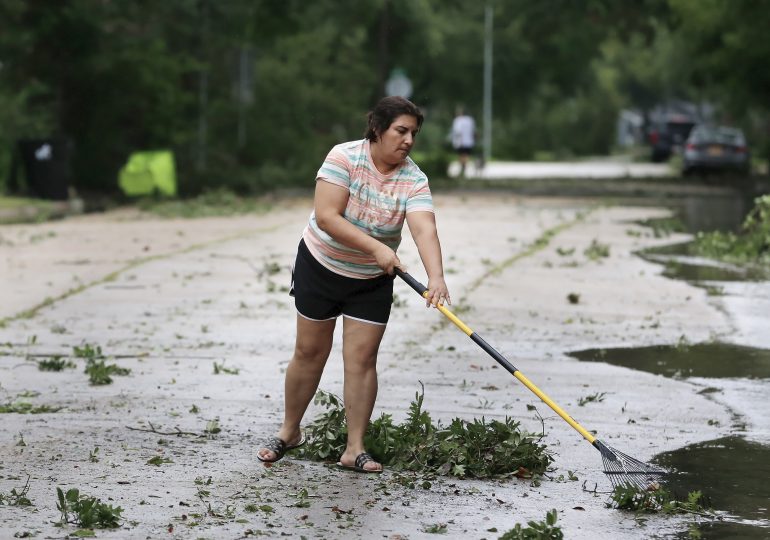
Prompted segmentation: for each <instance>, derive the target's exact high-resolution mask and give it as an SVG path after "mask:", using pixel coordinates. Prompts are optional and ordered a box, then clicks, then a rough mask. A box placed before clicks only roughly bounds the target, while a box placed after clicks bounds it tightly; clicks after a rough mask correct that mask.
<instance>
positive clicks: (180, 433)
mask: <svg viewBox="0 0 770 540" xmlns="http://www.w3.org/2000/svg"><path fill="white" fill-rule="evenodd" d="M147 423H148V424H150V429H146V428H138V427H132V426H126V428H128V429H130V430H131V431H144V432H147V433H155V434H157V435H176V436H178V437H181V436H182V435H191V436H193V437H205V435H201V434H200V433H193V432H191V431H182V430H181V429H179V428H174V429H175V430H176V431H158V430H157V429H156V428H155V426H153V425H152V423H151V422H147Z"/></svg>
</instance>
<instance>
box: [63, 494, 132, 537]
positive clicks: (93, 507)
mask: <svg viewBox="0 0 770 540" xmlns="http://www.w3.org/2000/svg"><path fill="white" fill-rule="evenodd" d="M56 495H57V497H58V500H59V502H58V503H57V504H56V508H57V509H58V510H59V512H61V523H62V524H66V523H70V524H73V525H77V526H78V527H83V528H85V529H94V528H96V529H114V528H117V527H119V526H120V518H121V514H122V513H123V509H122V508H121V507H120V506H112V505H110V504H105V503H103V502H101V501H100V500H99V499H97V498H96V497H88V496H86V495H81V494H80V490H79V489H77V488H72V489H68V490H67V492H66V493H65V492H64V491H62V489H61V488H60V487H57V488H56Z"/></svg>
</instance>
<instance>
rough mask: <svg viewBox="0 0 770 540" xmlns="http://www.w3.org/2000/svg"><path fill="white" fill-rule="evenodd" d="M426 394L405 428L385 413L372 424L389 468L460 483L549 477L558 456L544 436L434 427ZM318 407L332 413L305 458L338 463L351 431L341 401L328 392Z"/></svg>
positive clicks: (372, 448) (508, 425)
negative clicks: (464, 480)
mask: <svg viewBox="0 0 770 540" xmlns="http://www.w3.org/2000/svg"><path fill="white" fill-rule="evenodd" d="M423 397H424V392H422V393H415V400H414V401H412V403H411V405H410V407H409V414H408V416H407V418H406V420H405V421H404V423H402V424H400V425H396V424H394V422H393V418H392V417H391V415H388V414H383V415H382V416H380V418H378V419H376V420H374V421H373V422H371V423H370V424H369V427H368V429H367V431H366V435H365V437H364V444H365V446H366V448H367V449H368V451H369V453H370V454H372V456H373V457H374V458H375V459H376V460H378V461H380V462H381V463H382V464H383V465H385V466H387V467H389V468H391V469H395V470H402V471H419V472H421V473H430V474H441V475H448V476H456V477H460V478H466V477H468V478H486V477H491V476H497V475H508V474H514V475H517V476H524V477H531V476H534V475H540V474H543V473H544V472H545V471H546V469H547V468H548V466H549V465H550V464H551V463H552V461H553V457H552V456H551V455H550V454H549V453H548V452H547V450H546V447H545V445H544V444H542V443H541V442H540V440H541V438H542V437H541V436H536V435H534V434H530V433H524V432H522V431H521V430H520V429H519V422H516V421H514V420H513V419H511V418H507V417H506V418H505V420H504V421H498V420H492V421H490V422H487V421H485V420H484V419H483V418H482V419H481V420H478V419H474V420H473V421H472V422H467V421H465V420H461V419H459V418H455V419H454V420H452V422H451V423H450V424H449V425H448V426H443V425H441V423H437V424H433V422H432V420H431V417H430V415H429V414H428V413H427V412H426V411H423V410H422V404H423ZM315 403H316V404H319V405H323V406H325V407H326V408H327V409H328V410H327V412H325V413H323V414H321V415H319V417H318V418H316V420H315V421H314V422H313V423H312V424H311V425H310V426H309V427H308V429H307V430H306V436H307V439H308V442H307V444H306V445H305V446H304V447H303V448H302V450H301V451H300V455H301V457H303V458H305V459H311V460H316V461H327V460H330V459H337V458H338V457H339V456H340V455H341V454H342V452H343V451H344V449H345V443H346V438H347V426H346V423H345V410H344V407H343V405H342V402H341V400H340V399H339V398H338V397H337V396H334V395H333V394H329V393H326V392H323V391H319V392H318V393H317V394H316V397H315Z"/></svg>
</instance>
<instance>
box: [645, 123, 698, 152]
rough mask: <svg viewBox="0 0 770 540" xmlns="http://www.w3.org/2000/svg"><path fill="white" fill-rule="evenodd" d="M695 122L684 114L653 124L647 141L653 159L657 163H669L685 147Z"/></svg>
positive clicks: (648, 131)
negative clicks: (673, 155) (672, 156)
mask: <svg viewBox="0 0 770 540" xmlns="http://www.w3.org/2000/svg"><path fill="white" fill-rule="evenodd" d="M695 123H696V122H695V120H694V119H693V118H690V117H689V116H686V115H683V114H669V115H666V116H665V118H663V119H661V120H659V121H657V122H654V123H652V125H651V126H650V127H649V128H648V130H647V140H648V142H649V144H650V147H651V149H652V156H651V159H652V161H654V162H655V163H660V162H662V161H668V159H669V158H670V157H671V155H672V154H674V153H678V152H679V151H680V150H681V149H682V147H683V146H684V142H685V140H686V139H687V136H688V135H689V134H690V131H691V130H692V128H693V126H695Z"/></svg>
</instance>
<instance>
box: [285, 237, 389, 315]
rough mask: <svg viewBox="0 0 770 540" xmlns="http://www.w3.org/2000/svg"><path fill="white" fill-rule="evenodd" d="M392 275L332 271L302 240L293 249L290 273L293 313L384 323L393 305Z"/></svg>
mask: <svg viewBox="0 0 770 540" xmlns="http://www.w3.org/2000/svg"><path fill="white" fill-rule="evenodd" d="M393 279H394V276H389V275H384V276H378V277H375V278H371V279H356V278H350V277H347V276H341V275H339V274H335V273H334V272H332V271H331V270H329V269H328V268H326V267H325V266H324V265H322V264H321V263H320V262H318V261H317V260H316V258H315V257H313V255H312V254H311V253H310V251H309V250H308V248H307V246H306V245H305V241H304V240H302V241H300V243H299V247H298V248H297V259H296V261H295V262H294V268H293V269H292V272H291V292H290V293H289V294H291V295H292V296H293V297H294V305H295V306H296V307H297V313H299V314H300V315H301V316H302V317H305V318H306V319H310V320H311V321H328V320H330V319H335V318H337V317H339V316H340V315H344V316H345V317H349V318H351V319H356V320H359V321H364V322H369V323H373V324H387V323H388V318H390V307H391V305H392V304H393Z"/></svg>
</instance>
